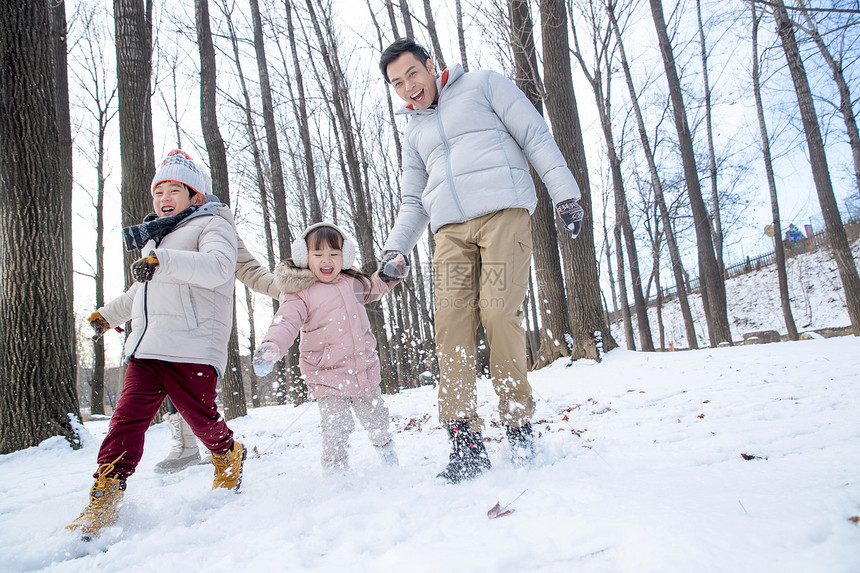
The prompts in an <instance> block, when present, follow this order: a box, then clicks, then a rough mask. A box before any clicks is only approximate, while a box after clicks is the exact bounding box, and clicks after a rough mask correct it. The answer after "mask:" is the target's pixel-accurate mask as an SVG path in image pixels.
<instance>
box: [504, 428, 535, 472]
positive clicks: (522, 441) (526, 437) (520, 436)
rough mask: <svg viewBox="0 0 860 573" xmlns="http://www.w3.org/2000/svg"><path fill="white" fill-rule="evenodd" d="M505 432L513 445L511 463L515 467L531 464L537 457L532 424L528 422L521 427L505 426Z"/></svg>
mask: <svg viewBox="0 0 860 573" xmlns="http://www.w3.org/2000/svg"><path fill="white" fill-rule="evenodd" d="M505 434H507V436H508V443H509V444H510V446H511V463H512V464H513V465H514V466H515V467H523V466H527V465H529V464H531V463H532V462H533V461H534V459H535V440H534V435H533V434H532V425H531V424H530V423H529V422H526V423H525V424H523V425H522V426H520V427H518V428H517V427H515V426H505Z"/></svg>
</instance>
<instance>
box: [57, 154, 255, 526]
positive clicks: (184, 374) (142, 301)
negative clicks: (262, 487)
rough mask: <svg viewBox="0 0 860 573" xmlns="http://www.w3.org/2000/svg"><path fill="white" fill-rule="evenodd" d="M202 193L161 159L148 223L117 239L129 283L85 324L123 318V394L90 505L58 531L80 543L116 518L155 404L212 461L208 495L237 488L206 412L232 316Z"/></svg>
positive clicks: (190, 174)
mask: <svg viewBox="0 0 860 573" xmlns="http://www.w3.org/2000/svg"><path fill="white" fill-rule="evenodd" d="M210 185H211V184H210V182H209V178H208V176H207V175H206V174H204V173H203V172H201V171H200V170H199V169H198V168H197V166H196V165H195V164H194V161H193V160H192V159H191V157H189V156H188V155H187V154H186V153H184V152H182V151H180V150H174V151H171V152H170V153H169V154H168V156H167V158H165V160H164V161H163V162H162V163H161V165H160V166H159V167H158V169H157V170H156V173H155V178H154V179H153V181H152V186H151V191H152V207H153V210H154V217H153V215H149V216H148V217H147V219H146V222H144V223H143V224H141V225H137V226H135V227H128V228H126V229H124V230H123V233H124V235H125V238H126V243H127V246H129V247H136V248H141V253H146V255H145V256H144V257H143V258H141V259H139V260H137V261H135V262H134V263H133V264H132V275H133V276H134V279H135V280H136V281H137V282H135V283H134V284H133V285H132V286H131V287H130V288H129V289H128V290H127V291H126V292H125V293H124V294H122V295H121V296H119V297H118V298H116V299H114V300H113V301H111V302H109V303H108V304H106V305H105V306H104V307H102V308H100V309H98V311H97V312H94V313H93V314H92V315H91V316H90V317H89V321H90V324H91V325H92V326H93V329H94V330H95V331H96V334H97V335H100V334H102V333H103V332H104V331H106V330H108V329H110V328H112V327H115V326H118V325H120V324H123V323H125V322H126V321H128V320H129V319H131V333H130V334H129V336H128V339H127V341H126V344H125V354H126V361H127V363H128V368H127V369H126V373H125V385H124V388H123V390H122V393H121V394H120V398H119V401H118V403H117V407H116V411H115V412H114V415H113V416H112V417H111V422H110V427H109V430H108V434H107V436H106V437H105V439H104V442H103V443H102V445H101V448H100V450H99V456H98V462H99V469H98V471H96V473H95V474H94V476H93V477H95V478H96V481H95V484H94V485H93V487H92V488H91V489H90V502H89V505H88V506H87V507H86V508H85V509H84V511H83V513H81V515H80V517H78V519H76V520H75V521H74V522H72V523H71V524H70V525H69V526H68V527H67V529H71V530H79V531H80V532H81V533H82V534H83V536H84V538H85V539H87V538H89V537H91V536H93V535H96V534H97V533H98V532H99V531H100V530H101V529H102V528H103V527H107V526H110V525H112V524H113V523H114V522H116V520H117V518H118V517H119V503H120V502H121V501H122V497H123V492H124V491H125V486H126V479H127V478H128V477H129V476H130V475H131V474H132V473H134V470H135V467H136V466H137V464H138V462H139V461H140V458H141V456H142V455H143V443H144V434H145V432H146V429H147V428H148V427H149V424H150V422H151V421H152V419H153V417H154V416H155V414H156V413H157V412H158V408H159V406H160V405H161V403H162V401H163V400H164V397H165V395H168V396H170V398H171V400H172V401H173V403H174V404H175V405H176V407H177V409H178V411H179V412H180V413H181V414H182V416H183V417H184V418H185V420H186V421H187V422H188V424H189V425H190V426H191V428H192V429H193V430H194V433H195V435H196V436H197V437H198V438H200V440H201V441H202V442H203V443H204V445H205V446H206V447H207V448H208V449H209V450H210V451H211V452H212V454H213V455H212V463H213V464H214V465H215V479H214V482H213V484H212V489H216V488H226V489H232V490H237V489H239V485H240V484H241V480H242V466H243V462H244V460H245V456H246V451H245V448H244V447H243V446H242V444H240V443H239V442H236V441H234V440H233V432H232V431H231V430H230V428H228V427H227V424H226V423H225V422H224V420H223V419H222V418H221V416H220V415H219V413H218V410H217V408H216V405H215V396H216V391H215V385H216V382H217V380H218V378H219V377H220V376H221V374H222V373H223V372H224V368H225V367H226V364H227V341H228V338H229V336H230V327H231V321H232V316H233V313H232V312H231V309H232V304H233V285H234V272H235V269H236V256H237V254H236V253H237V238H236V228H235V225H234V223H233V218H232V215H231V214H230V211H229V209H228V208H227V207H226V206H225V205H223V204H220V203H215V202H209V203H207V202H206V200H205V195H206V193H207V191H208V190H209V186H210Z"/></svg>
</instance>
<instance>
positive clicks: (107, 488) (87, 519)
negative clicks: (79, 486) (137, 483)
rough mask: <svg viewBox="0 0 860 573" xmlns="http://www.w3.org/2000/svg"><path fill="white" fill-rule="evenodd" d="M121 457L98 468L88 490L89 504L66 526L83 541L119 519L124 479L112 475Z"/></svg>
mask: <svg viewBox="0 0 860 573" xmlns="http://www.w3.org/2000/svg"><path fill="white" fill-rule="evenodd" d="M120 459H122V455H120V456H119V457H118V458H117V459H115V460H114V461H113V462H111V463H109V464H102V465H101V466H99V477H97V478H96V482H95V483H94V484H93V487H92V488H90V503H89V505H87V507H86V508H84V511H83V512H81V515H80V516H79V517H78V518H77V519H76V520H74V521H73V522H72V523H70V524H69V525H67V526H66V529H68V530H70V531H75V530H78V531H80V532H81V537H82V538H83V540H84V541H89V540H90V539H92V538H93V537H94V536H95V535H98V533H99V532H100V531H101V530H102V528H104V527H110V526H111V525H113V524H114V523H116V520H117V519H118V518H119V507H120V502H121V501H122V497H123V494H124V493H125V479H123V478H121V477H118V476H115V475H113V470H114V464H116V463H117V462H118V461H119V460H120Z"/></svg>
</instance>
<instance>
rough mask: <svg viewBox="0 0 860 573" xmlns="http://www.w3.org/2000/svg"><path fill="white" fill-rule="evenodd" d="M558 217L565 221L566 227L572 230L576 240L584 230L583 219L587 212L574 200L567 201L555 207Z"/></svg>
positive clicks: (571, 232)
mask: <svg viewBox="0 0 860 573" xmlns="http://www.w3.org/2000/svg"><path fill="white" fill-rule="evenodd" d="M555 209H556V211H558V216H559V217H561V220H562V221H564V226H565V227H567V228H568V230H570V234H571V235H573V238H574V239H575V238H576V237H577V236H578V235H579V232H580V231H581V230H582V217H583V215H584V214H585V210H584V209H583V208H582V207H580V205H579V203H577V202H576V201H575V200H574V199H567V200H565V201H562V202H561V203H559V204H558V205H556V206H555Z"/></svg>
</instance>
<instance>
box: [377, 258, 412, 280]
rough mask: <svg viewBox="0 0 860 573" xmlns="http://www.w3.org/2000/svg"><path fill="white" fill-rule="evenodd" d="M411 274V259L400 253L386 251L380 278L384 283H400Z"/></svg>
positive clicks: (381, 265)
mask: <svg viewBox="0 0 860 573" xmlns="http://www.w3.org/2000/svg"><path fill="white" fill-rule="evenodd" d="M408 274H409V257H407V256H406V255H404V254H403V253H401V252H400V251H385V253H383V255H382V261H380V263H379V278H381V279H382V280H383V282H387V283H390V282H391V281H399V280H400V279H404V278H406V275H408Z"/></svg>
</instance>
